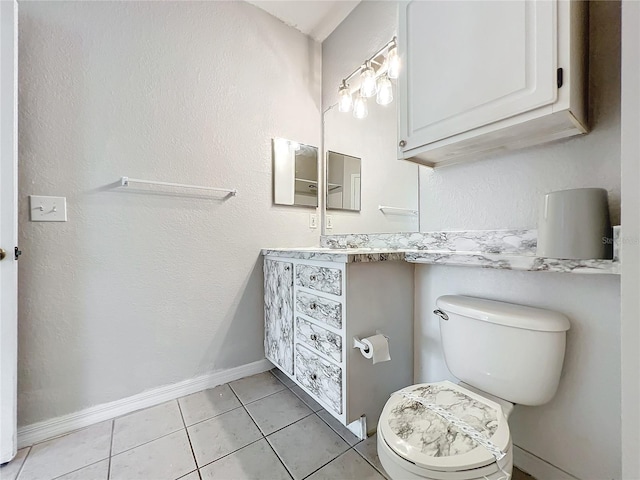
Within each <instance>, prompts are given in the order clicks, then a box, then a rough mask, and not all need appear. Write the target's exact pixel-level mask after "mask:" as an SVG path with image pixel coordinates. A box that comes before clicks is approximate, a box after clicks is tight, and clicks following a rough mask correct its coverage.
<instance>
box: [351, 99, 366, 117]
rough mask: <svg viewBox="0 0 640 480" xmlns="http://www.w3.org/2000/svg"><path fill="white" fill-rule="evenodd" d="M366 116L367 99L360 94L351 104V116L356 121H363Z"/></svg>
mask: <svg viewBox="0 0 640 480" xmlns="http://www.w3.org/2000/svg"><path fill="white" fill-rule="evenodd" d="M367 115H369V109H368V108H367V99H366V98H365V97H363V96H362V95H361V94H360V95H358V96H357V97H356V101H355V102H353V116H354V117H356V118H358V119H363V118H367Z"/></svg>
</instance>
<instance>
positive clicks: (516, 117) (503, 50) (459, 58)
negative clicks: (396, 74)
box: [398, 0, 587, 166]
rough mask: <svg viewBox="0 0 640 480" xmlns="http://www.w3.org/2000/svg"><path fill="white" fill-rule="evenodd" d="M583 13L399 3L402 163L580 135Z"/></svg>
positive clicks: (529, 5) (541, 1)
mask: <svg viewBox="0 0 640 480" xmlns="http://www.w3.org/2000/svg"><path fill="white" fill-rule="evenodd" d="M586 8H587V2H578V1H576V2H573V1H568V0H559V1H558V0H529V1H515V0H514V1H509V2H504V1H455V2H453V1H429V2H422V1H412V2H405V3H402V4H401V5H400V29H399V50H400V53H401V56H402V60H403V70H402V73H401V77H400V122H399V128H400V135H399V141H400V143H399V147H398V148H399V157H400V158H402V159H407V160H413V161H416V162H418V163H421V164H424V165H428V166H443V165H449V164H451V163H458V162H462V161H467V160H473V159H477V158H480V157H482V156H486V155H489V154H493V153H496V152H500V151H504V150H513V149H517V148H522V147H525V146H530V145H535V144H540V143H545V142H549V141H552V140H556V139H558V138H563V137H568V136H571V135H577V134H582V133H586V131H587V128H586V108H585V88H584V84H585V80H586V70H585V66H586V48H585V46H586Z"/></svg>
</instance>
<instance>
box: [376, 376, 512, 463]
mask: <svg viewBox="0 0 640 480" xmlns="http://www.w3.org/2000/svg"><path fill="white" fill-rule="evenodd" d="M405 393H406V394H409V395H410V396H418V397H421V398H422V399H423V401H422V402H418V401H415V400H412V399H410V398H407V397H406V396H404V395H403V394H405ZM424 404H434V405H437V406H438V407H439V408H441V409H443V410H444V411H446V412H447V413H448V414H449V415H453V416H454V417H457V418H458V419H460V420H461V421H462V422H463V423H465V424H467V425H469V426H471V427H472V428H473V429H474V430H475V431H477V432H480V433H481V434H482V435H483V436H484V437H486V438H487V439H488V440H489V441H490V443H492V444H493V445H495V447H497V448H498V449H500V450H502V452H506V450H507V449H508V448H509V442H510V433H509V425H508V423H507V419H506V418H505V416H504V414H503V413H502V408H501V407H500V405H498V404H497V403H495V402H493V401H491V400H489V399H487V398H484V397H482V396H480V395H478V394H476V393H474V392H471V391H469V390H467V389H465V388H464V387H461V386H459V385H456V384H454V383H452V382H448V381H444V382H437V383H422V384H418V385H412V386H410V387H407V388H404V389H402V390H401V391H399V392H396V393H395V394H393V395H392V396H391V398H390V399H389V401H388V402H387V404H386V405H385V407H384V410H383V411H382V414H381V416H380V428H381V430H382V432H381V433H382V436H383V437H384V440H385V441H386V443H387V444H388V445H389V447H391V448H392V449H393V450H394V451H395V452H396V453H397V454H398V455H400V456H401V457H403V458H405V459H407V460H409V461H411V462H413V463H415V464H417V465H418V466H421V467H423V468H426V469H429V470H437V471H452V470H453V471H459V470H470V469H473V468H480V467H484V466H486V465H489V464H490V463H493V462H495V461H496V457H495V456H494V454H493V453H492V452H491V451H490V450H488V449H487V448H485V447H484V446H482V445H480V444H479V443H478V442H477V441H476V440H474V439H473V438H472V436H470V435H468V434H466V433H465V432H463V431H462V430H461V429H460V428H458V427H457V426H456V425H454V424H453V423H451V422H450V421H448V420H446V419H445V418H444V417H443V416H441V415H439V414H438V413H436V412H435V411H432V410H431V409H429V408H427V407H426V406H425V405H424Z"/></svg>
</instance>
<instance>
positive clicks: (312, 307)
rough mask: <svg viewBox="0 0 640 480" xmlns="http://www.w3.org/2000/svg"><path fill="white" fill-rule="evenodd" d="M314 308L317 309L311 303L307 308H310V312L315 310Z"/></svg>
mask: <svg viewBox="0 0 640 480" xmlns="http://www.w3.org/2000/svg"><path fill="white" fill-rule="evenodd" d="M316 307H317V305H316V304H315V303H312V304H310V305H309V308H310V309H311V310H315V309H316Z"/></svg>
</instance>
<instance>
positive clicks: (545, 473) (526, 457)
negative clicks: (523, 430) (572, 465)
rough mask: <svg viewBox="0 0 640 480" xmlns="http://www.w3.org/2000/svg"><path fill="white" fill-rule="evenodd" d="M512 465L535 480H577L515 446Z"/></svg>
mask: <svg viewBox="0 0 640 480" xmlns="http://www.w3.org/2000/svg"><path fill="white" fill-rule="evenodd" d="M513 464H514V465H515V466H516V467H518V468H519V469H520V470H522V471H523V472H525V473H528V474H529V475H531V476H532V477H533V478H536V479H537V480H578V478H577V477H574V476H573V475H570V474H568V473H567V472H565V471H564V470H560V469H559V468H558V467H556V466H554V465H551V464H550V463H549V462H546V461H544V460H543V459H541V458H540V457H536V456H535V455H534V454H533V453H529V452H527V451H526V450H523V449H522V448H520V447H518V446H516V445H514V446H513Z"/></svg>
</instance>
